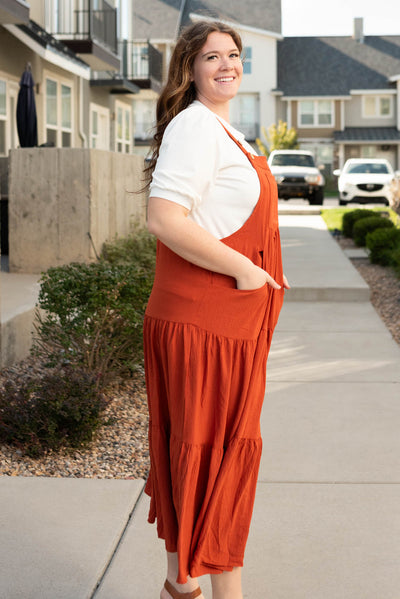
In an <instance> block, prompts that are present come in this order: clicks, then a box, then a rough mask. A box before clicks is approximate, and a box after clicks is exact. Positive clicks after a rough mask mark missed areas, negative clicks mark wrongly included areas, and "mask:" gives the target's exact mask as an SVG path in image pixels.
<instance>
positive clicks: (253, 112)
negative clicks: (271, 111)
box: [230, 94, 260, 141]
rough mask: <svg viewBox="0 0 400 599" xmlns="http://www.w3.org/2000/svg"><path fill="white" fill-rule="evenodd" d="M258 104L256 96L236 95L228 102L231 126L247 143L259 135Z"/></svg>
mask: <svg viewBox="0 0 400 599" xmlns="http://www.w3.org/2000/svg"><path fill="white" fill-rule="evenodd" d="M259 103H260V102H259V96H258V94H237V95H236V96H235V97H234V98H233V99H232V100H231V102H230V117H231V123H232V126H233V127H235V129H238V131H241V132H242V133H244V135H245V137H246V139H247V140H249V141H254V140H255V139H256V137H257V136H258V134H259V123H260V116H259V115H260V108H259Z"/></svg>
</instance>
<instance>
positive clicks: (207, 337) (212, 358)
mask: <svg viewBox="0 0 400 599" xmlns="http://www.w3.org/2000/svg"><path fill="white" fill-rule="evenodd" d="M225 130H226V129H225ZM226 132H227V134H228V135H229V137H231V139H232V141H233V142H234V143H236V144H237V145H238V146H239V147H240V149H241V150H242V151H243V152H244V153H245V154H246V156H247V158H248V159H249V161H250V162H251V164H252V166H253V167H254V168H255V169H256V171H257V174H258V177H259V180H260V197H259V199H258V202H257V204H256V206H255V208H254V210H253V212H252V214H251V215H250V217H249V218H248V220H247V221H246V222H245V223H244V225H243V226H242V227H241V228H240V229H239V230H238V231H236V232H235V233H233V234H232V235H230V236H229V237H226V238H224V239H222V240H221V241H223V243H225V244H227V245H228V246H230V247H232V248H234V249H235V250H237V251H239V252H241V253H242V254H244V255H246V256H248V257H249V258H250V259H251V260H252V261H253V262H254V263H255V264H257V265H258V266H261V267H262V268H263V269H265V270H266V271H267V272H269V274H270V275H271V276H272V277H273V278H274V279H275V280H276V281H277V282H278V283H279V284H280V285H282V284H283V281H282V261H281V247H280V237H279V229H278V197H277V189H276V183H275V180H274V178H273V176H272V175H271V172H270V171H269V168H268V165H267V161H266V159H265V157H264V156H253V155H252V154H250V153H248V152H247V151H246V150H245V149H244V148H243V146H242V145H241V144H240V143H239V142H238V141H237V140H236V139H235V138H234V137H233V136H232V135H231V134H230V133H229V132H228V131H227V130H226ZM282 301H283V287H282V289H280V290H274V289H272V288H271V287H270V286H269V285H268V284H265V285H264V286H263V287H261V288H259V289H254V290H250V291H246V290H238V289H237V288H236V281H235V279H234V278H232V277H229V276H226V275H221V274H218V273H214V272H211V271H209V270H205V269H203V268H200V267H198V266H195V265H194V264H192V263H190V262H188V261H186V260H184V259H183V258H181V257H179V256H178V255H177V254H175V253H174V252H172V251H171V250H169V249H168V248H167V247H166V246H165V245H164V244H162V243H161V242H158V246H157V266H156V276H155V280H154V286H153V290H152V293H151V296H150V300H149V303H148V306H147V310H146V316H145V321H144V343H145V367H146V385H147V394H148V403H149V412H150V425H149V443H150V457H151V468H150V475H149V478H148V481H147V484H146V493H147V494H148V495H150V497H151V503H150V513H149V522H154V521H155V520H156V519H157V531H158V536H159V537H160V538H163V539H165V545H166V549H167V551H170V552H176V551H177V552H178V559H179V575H178V579H177V582H178V583H184V582H186V577H187V575H188V574H189V575H190V576H193V577H195V576H201V575H203V574H206V573H211V574H213V573H214V574H216V573H219V572H222V571H225V570H227V571H230V570H232V568H233V567H235V566H242V565H243V556H244V550H245V545H246V541H247V537H248V532H249V527H250V520H251V515H252V511H253V504H254V497H255V490H256V484H257V475H258V469H259V463H260V457H261V448H262V440H261V436H260V414H261V408H262V403H263V399H264V393H265V378H266V362H267V356H268V351H269V348H270V345H271V338H272V333H273V330H274V327H275V325H276V323H277V320H278V316H279V312H280V309H281V306H282Z"/></svg>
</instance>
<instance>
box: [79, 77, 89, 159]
mask: <svg viewBox="0 0 400 599" xmlns="http://www.w3.org/2000/svg"><path fill="white" fill-rule="evenodd" d="M78 132H79V137H80V138H81V140H82V147H83V148H87V145H88V144H87V137H86V135H85V133H84V131H83V78H82V77H79V130H78Z"/></svg>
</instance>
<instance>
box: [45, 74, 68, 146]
mask: <svg viewBox="0 0 400 599" xmlns="http://www.w3.org/2000/svg"><path fill="white" fill-rule="evenodd" d="M46 143H48V144H53V145H54V146H58V147H59V146H61V147H63V148H69V147H71V145H72V88H71V86H70V85H66V84H65V83H61V82H59V81H57V80H54V79H50V78H48V77H47V78H46Z"/></svg>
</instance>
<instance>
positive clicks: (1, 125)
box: [0, 79, 7, 154]
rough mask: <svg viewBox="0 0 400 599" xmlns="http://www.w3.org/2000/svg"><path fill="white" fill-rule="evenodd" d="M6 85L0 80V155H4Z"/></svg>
mask: <svg viewBox="0 0 400 599" xmlns="http://www.w3.org/2000/svg"><path fill="white" fill-rule="evenodd" d="M6 121H7V85H6V82H5V81H2V80H1V79H0V154H5V153H6Z"/></svg>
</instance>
